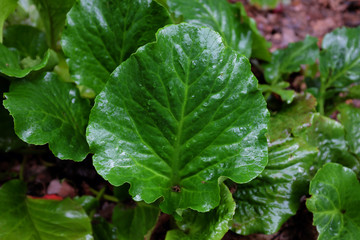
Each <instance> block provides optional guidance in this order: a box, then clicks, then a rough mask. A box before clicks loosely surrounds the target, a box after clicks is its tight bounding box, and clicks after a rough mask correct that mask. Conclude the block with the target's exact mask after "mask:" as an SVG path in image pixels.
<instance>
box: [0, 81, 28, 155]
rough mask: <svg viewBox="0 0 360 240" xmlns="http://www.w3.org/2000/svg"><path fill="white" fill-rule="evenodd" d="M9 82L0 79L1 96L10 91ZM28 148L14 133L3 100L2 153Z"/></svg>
mask: <svg viewBox="0 0 360 240" xmlns="http://www.w3.org/2000/svg"><path fill="white" fill-rule="evenodd" d="M9 85H10V84H8V82H7V81H6V80H5V79H1V78H0V96H2V95H3V93H4V92H7V91H8V90H9ZM23 146H26V144H25V143H24V142H23V141H21V140H20V139H19V138H18V136H16V134H15V132H14V123H13V119H12V117H11V116H10V114H9V111H8V110H6V109H5V108H4V106H3V99H2V98H1V100H0V152H8V151H11V150H16V149H18V148H20V147H23Z"/></svg>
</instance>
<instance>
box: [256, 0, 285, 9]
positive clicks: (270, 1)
mask: <svg viewBox="0 0 360 240" xmlns="http://www.w3.org/2000/svg"><path fill="white" fill-rule="evenodd" d="M279 2H280V0H250V3H251V4H253V5H256V6H259V7H262V8H276V6H277V5H278V4H279Z"/></svg>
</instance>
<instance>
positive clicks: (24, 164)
mask: <svg viewBox="0 0 360 240" xmlns="http://www.w3.org/2000/svg"><path fill="white" fill-rule="evenodd" d="M26 163H27V155H24V157H23V160H22V163H21V166H20V172H19V178H20V180H21V181H24V169H25V166H26Z"/></svg>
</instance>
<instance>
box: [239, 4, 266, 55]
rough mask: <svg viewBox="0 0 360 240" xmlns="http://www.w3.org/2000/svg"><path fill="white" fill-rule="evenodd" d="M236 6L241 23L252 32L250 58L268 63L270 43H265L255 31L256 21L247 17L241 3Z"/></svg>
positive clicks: (257, 31)
mask: <svg viewBox="0 0 360 240" xmlns="http://www.w3.org/2000/svg"><path fill="white" fill-rule="evenodd" d="M236 5H237V6H238V7H239V9H240V12H241V19H242V22H243V23H244V24H247V25H248V26H249V28H250V30H251V32H252V35H251V36H252V45H251V48H252V50H251V57H254V58H257V59H261V60H264V61H267V62H270V61H271V53H270V51H269V48H270V47H271V43H270V42H267V41H266V40H265V38H264V37H263V36H262V35H261V33H260V32H259V30H258V29H257V26H256V21H255V20H254V19H252V18H251V17H249V16H248V15H247V13H246V10H245V7H244V5H243V4H242V3H241V2H237V3H236Z"/></svg>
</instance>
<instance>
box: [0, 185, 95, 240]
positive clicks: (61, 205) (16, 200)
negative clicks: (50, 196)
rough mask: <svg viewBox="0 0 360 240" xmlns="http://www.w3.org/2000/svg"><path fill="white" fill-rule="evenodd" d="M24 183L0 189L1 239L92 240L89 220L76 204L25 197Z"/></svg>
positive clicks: (4, 186)
mask: <svg viewBox="0 0 360 240" xmlns="http://www.w3.org/2000/svg"><path fill="white" fill-rule="evenodd" d="M25 194H26V186H25V183H23V182H21V181H19V180H13V181H10V182H7V183H5V184H4V185H3V186H2V187H1V188H0V219H1V221H0V229H1V231H0V239H3V240H13V239H24V240H26V239H39V240H48V239H52V240H63V239H68V240H78V239H79V240H80V239H84V240H85V239H86V240H88V239H92V236H91V225H90V219H89V218H88V217H87V215H86V213H85V211H84V210H83V209H82V208H81V206H79V205H78V204H77V203H75V202H74V201H72V200H71V199H69V198H67V199H65V200H62V201H58V200H46V199H33V198H29V197H26V195H25Z"/></svg>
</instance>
